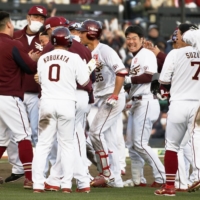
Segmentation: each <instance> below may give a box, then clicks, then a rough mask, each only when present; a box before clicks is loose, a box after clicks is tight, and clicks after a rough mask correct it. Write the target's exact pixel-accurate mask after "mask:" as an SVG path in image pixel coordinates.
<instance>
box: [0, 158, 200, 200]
mask: <svg viewBox="0 0 200 200" xmlns="http://www.w3.org/2000/svg"><path fill="white" fill-rule="evenodd" d="M126 170H127V174H126V176H124V177H123V180H127V179H130V162H129V160H127V168H126ZM10 173H11V166H10V164H9V163H8V162H7V160H5V159H4V160H1V161H0V176H1V177H3V178H6V177H7V176H8V175H9V174H10ZM91 173H92V174H95V173H96V169H95V168H94V167H92V168H91ZM145 177H146V179H147V182H148V183H149V184H150V183H151V182H153V177H152V172H151V168H150V167H149V166H145ZM75 189H76V186H74V187H73V191H75ZM154 190H155V188H150V187H143V188H141V187H140V188H139V187H126V188H91V192H90V193H89V194H85V193H84V194H82V193H81V194H80V193H76V192H73V193H71V194H63V193H62V192H61V191H60V192H45V193H42V194H34V193H33V192H32V190H25V189H23V179H21V180H19V181H17V182H15V183H6V184H5V183H4V184H2V185H0V200H64V199H65V200H66V199H67V200H80V199H81V200H131V199H134V200H154V199H160V200H162V199H165V200H166V199H172V198H173V197H165V196H164V197H160V196H155V195H154V194H153V193H154ZM174 198H176V199H177V200H188V199H200V191H199V192H195V193H187V192H182V193H180V192H179V193H177V195H176V197H174Z"/></svg>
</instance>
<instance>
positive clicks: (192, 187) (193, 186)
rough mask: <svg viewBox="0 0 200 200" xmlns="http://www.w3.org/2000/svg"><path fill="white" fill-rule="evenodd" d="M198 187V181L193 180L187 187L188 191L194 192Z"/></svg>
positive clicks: (199, 183)
mask: <svg viewBox="0 0 200 200" xmlns="http://www.w3.org/2000/svg"><path fill="white" fill-rule="evenodd" d="M199 188H200V181H195V182H194V183H193V184H192V185H191V186H190V187H189V188H188V192H195V191H197V190H199Z"/></svg>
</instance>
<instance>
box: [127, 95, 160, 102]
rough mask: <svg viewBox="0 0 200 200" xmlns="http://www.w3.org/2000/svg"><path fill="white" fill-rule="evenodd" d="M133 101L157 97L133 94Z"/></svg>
mask: <svg viewBox="0 0 200 200" xmlns="http://www.w3.org/2000/svg"><path fill="white" fill-rule="evenodd" d="M131 99H132V101H138V100H150V99H157V98H156V97H155V96H154V95H152V94H150V95H140V96H133V97H132V98H131Z"/></svg>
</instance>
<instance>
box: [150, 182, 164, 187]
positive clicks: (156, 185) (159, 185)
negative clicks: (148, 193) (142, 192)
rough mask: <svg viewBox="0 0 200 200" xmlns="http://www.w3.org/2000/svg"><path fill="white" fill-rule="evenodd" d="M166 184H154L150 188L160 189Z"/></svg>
mask: <svg viewBox="0 0 200 200" xmlns="http://www.w3.org/2000/svg"><path fill="white" fill-rule="evenodd" d="M163 184H164V183H157V182H155V181H154V182H153V183H152V184H151V185H150V187H154V188H160V187H162V186H163Z"/></svg>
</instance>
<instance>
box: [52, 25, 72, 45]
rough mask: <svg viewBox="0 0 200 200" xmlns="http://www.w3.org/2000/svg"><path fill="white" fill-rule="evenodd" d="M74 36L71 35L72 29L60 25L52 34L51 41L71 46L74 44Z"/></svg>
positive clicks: (55, 43) (54, 43)
mask: <svg viewBox="0 0 200 200" xmlns="http://www.w3.org/2000/svg"><path fill="white" fill-rule="evenodd" d="M72 41H73V40H72V36H71V35H70V31H69V29H68V28H66V27H58V28H56V29H55V30H54V31H53V32H52V34H51V43H52V44H53V45H54V46H57V45H59V46H65V47H68V48H69V47H71V45H72Z"/></svg>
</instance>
